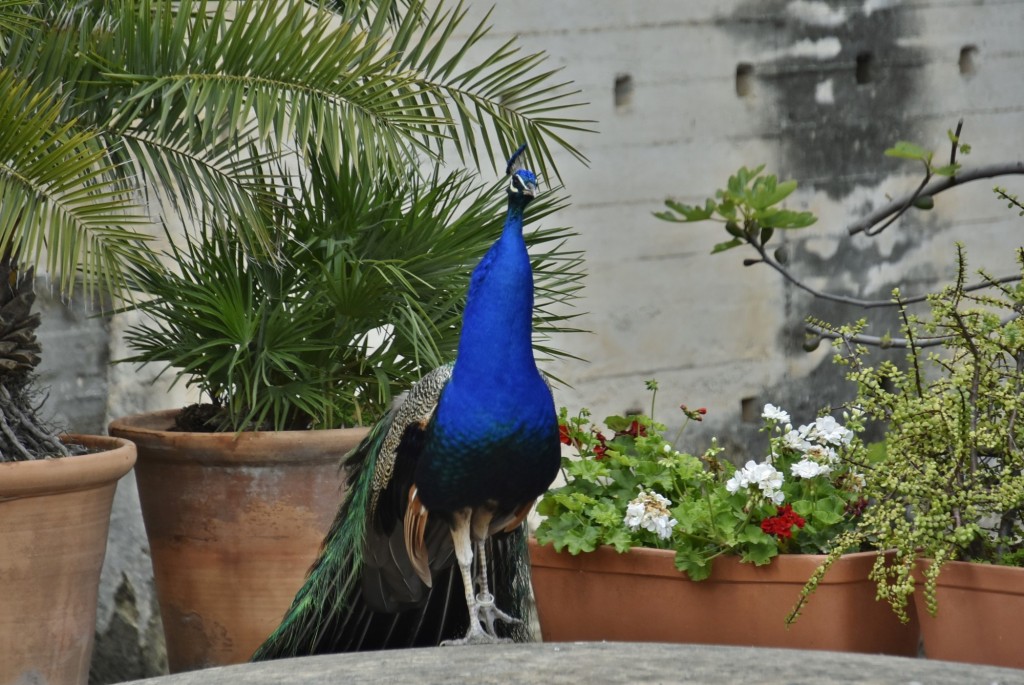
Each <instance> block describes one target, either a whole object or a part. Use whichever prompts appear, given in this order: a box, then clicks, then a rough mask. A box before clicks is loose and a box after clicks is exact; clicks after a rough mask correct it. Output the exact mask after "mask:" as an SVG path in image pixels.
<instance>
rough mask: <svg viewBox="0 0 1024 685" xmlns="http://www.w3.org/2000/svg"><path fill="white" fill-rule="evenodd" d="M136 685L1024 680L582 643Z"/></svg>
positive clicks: (958, 669)
mask: <svg viewBox="0 0 1024 685" xmlns="http://www.w3.org/2000/svg"><path fill="white" fill-rule="evenodd" d="M133 682H135V683H136V684H137V685H143V684H145V685H227V684H229V683H231V684H236V683H245V684H246V685H291V684H297V683H342V682H350V683H388V684H390V683H396V682H399V683H400V682H415V683H419V684H421V685H427V684H428V683H474V684H477V683H479V684H481V685H487V684H491V683H493V684H495V685H505V684H507V683H537V684H538V685H560V684H562V683H565V684H569V683H586V682H591V683H765V684H769V683H779V684H782V683H785V684H787V685H798V684H806V685H812V684H813V685H829V684H830V683H879V684H882V683H885V684H889V683H904V684H906V685H911V684H915V685H947V684H948V685H964V684H965V683H979V684H980V683H983V684H984V685H996V684H998V685H1013V684H1020V685H1024V670H1014V669H1006V668H995V667H992V666H977V665H972V664H955V663H950V662H946V661H931V660H928V659H909V658H903V657H891V656H875V655H868V654H845V653H837V652H819V651H797V650H787V649H758V648H751V647H722V646H714V645H669V644H653V643H617V642H605V643H601V642H576V643H543V644H529V645H497V646H485V647H448V648H433V649H410V650H403V651H388V652H367V653H361V654H335V655H329V656H316V657H306V658H303V659H285V660H282V661H271V662H265V663H258V664H242V665H239V666H227V667H220V668H212V669H207V670H203V671H193V672H191V673H179V674H177V675H172V676H163V677H160V678H150V679H147V680H138V681H133Z"/></svg>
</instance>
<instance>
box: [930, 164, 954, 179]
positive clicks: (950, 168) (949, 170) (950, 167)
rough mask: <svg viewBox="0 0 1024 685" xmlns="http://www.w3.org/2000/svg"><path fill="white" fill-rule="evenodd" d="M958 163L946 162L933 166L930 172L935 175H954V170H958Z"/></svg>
mask: <svg viewBox="0 0 1024 685" xmlns="http://www.w3.org/2000/svg"><path fill="white" fill-rule="evenodd" d="M960 169H961V165H960V164H947V165H945V166H940V167H935V168H934V169H932V173H933V174H935V175H936V176H956V172H958V171H960Z"/></svg>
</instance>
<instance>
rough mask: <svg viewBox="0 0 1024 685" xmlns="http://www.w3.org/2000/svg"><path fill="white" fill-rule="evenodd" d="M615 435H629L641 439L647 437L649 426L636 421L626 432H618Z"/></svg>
mask: <svg viewBox="0 0 1024 685" xmlns="http://www.w3.org/2000/svg"><path fill="white" fill-rule="evenodd" d="M615 435H628V436H630V437H634V438H639V437H643V436H645V435H647V426H644V425H643V424H641V423H640V422H639V421H637V420H636V419H633V422H632V423H630V424H629V427H628V428H626V429H625V430H621V431H616V433H615Z"/></svg>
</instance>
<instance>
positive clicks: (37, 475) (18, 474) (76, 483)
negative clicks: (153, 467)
mask: <svg viewBox="0 0 1024 685" xmlns="http://www.w3.org/2000/svg"><path fill="white" fill-rule="evenodd" d="M61 440H63V441H64V442H70V443H76V444H80V445H84V446H86V447H89V448H93V449H102V450H103V451H102V452H91V453H88V454H76V455H73V456H70V457H59V458H55V459H35V460H32V461H15V462H4V463H2V464H0V502H3V501H4V500H9V499H21V498H23V497H38V496H41V495H51V494H55V493H58V492H75V491H80V490H92V489H95V488H99V487H103V486H106V485H109V484H111V483H116V482H117V481H118V480H120V479H121V477H122V476H124V475H125V474H126V473H128V472H129V471H130V470H131V468H132V466H133V465H134V464H135V457H136V450H135V445H134V444H133V443H132V442H131V441H130V440H126V439H124V438H120V437H113V436H108V435H84V434H78V433H71V434H66V435H62V436H61Z"/></svg>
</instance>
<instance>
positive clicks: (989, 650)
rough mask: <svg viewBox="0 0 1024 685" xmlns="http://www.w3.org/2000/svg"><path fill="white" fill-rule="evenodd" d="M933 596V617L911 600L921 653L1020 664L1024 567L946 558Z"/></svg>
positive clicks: (921, 600) (1023, 644) (1023, 634)
mask: <svg viewBox="0 0 1024 685" xmlns="http://www.w3.org/2000/svg"><path fill="white" fill-rule="evenodd" d="M922 563H923V565H925V566H927V565H928V564H929V563H930V562H928V561H924V562H922ZM918 580H919V582H923V579H922V578H921V576H920V575H918ZM919 592H920V591H919ZM936 599H937V604H936V609H937V611H936V614H935V616H932V615H931V614H929V613H928V609H927V608H926V606H925V601H924V598H923V597H920V596H919V597H917V600H916V603H915V606H916V608H917V616H918V620H919V621H920V623H921V636H922V638H924V652H925V656H927V657H928V658H929V659H942V660H944V661H964V662H967V663H972V664H992V665H994V666H1009V667H1011V668H1024V568H1014V567H1010V566H991V565H988V564H972V563H968V562H965V561H950V562H947V563H945V564H943V565H942V570H941V572H940V573H939V578H938V587H937V591H936Z"/></svg>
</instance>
